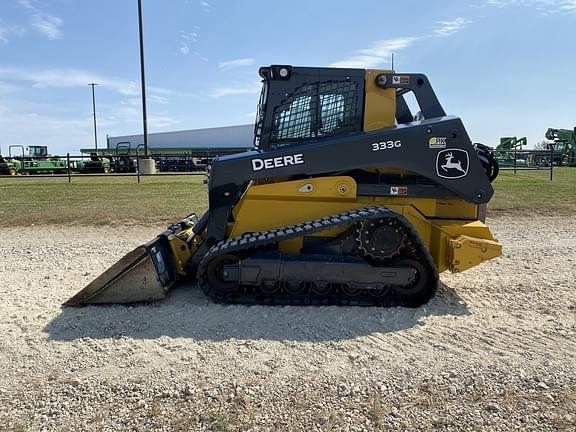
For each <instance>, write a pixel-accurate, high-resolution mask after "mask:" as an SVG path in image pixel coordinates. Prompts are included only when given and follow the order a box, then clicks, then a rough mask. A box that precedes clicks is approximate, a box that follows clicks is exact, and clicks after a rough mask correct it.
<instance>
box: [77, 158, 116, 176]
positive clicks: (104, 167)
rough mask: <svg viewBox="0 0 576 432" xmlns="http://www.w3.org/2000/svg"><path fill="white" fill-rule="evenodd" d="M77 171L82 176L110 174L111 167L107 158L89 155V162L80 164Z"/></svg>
mask: <svg viewBox="0 0 576 432" xmlns="http://www.w3.org/2000/svg"><path fill="white" fill-rule="evenodd" d="M78 170H79V171H80V173H82V174H108V173H110V172H112V165H111V162H110V159H109V158H107V157H102V156H100V155H98V153H90V160H89V161H84V162H82V163H81V164H80V165H79V166H78Z"/></svg>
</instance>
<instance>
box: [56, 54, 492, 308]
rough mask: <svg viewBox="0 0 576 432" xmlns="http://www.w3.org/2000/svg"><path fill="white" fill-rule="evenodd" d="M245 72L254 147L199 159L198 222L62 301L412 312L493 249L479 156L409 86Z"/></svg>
mask: <svg viewBox="0 0 576 432" xmlns="http://www.w3.org/2000/svg"><path fill="white" fill-rule="evenodd" d="M260 76H261V78H262V83H263V88H262V94H261V97H260V103H259V106H258V114H257V120H256V126H255V133H254V150H253V151H249V152H244V153H239V154H236V155H231V156H226V157H219V158H216V159H215V160H214V161H213V162H212V164H211V167H210V170H209V171H208V194H209V209H208V211H207V212H206V213H205V214H204V215H203V216H202V217H201V218H200V219H198V218H197V217H196V215H194V214H191V215H190V216H188V217H186V218H185V219H183V220H182V221H180V222H179V223H177V224H174V225H172V226H170V227H168V229H167V230H166V231H164V232H163V233H161V234H160V235H159V236H158V237H156V238H155V239H153V240H152V241H150V242H149V243H147V244H145V245H142V246H140V247H138V248H136V249H135V250H133V251H132V252H130V253H128V254H127V255H126V256H125V257H124V258H122V259H121V260H120V261H119V262H118V263H116V264H115V265H113V266H112V267H111V268H110V269H108V270H107V271H106V272H104V273H103V274H102V275H100V276H99V277H98V278H97V279H95V280H94V281H93V282H92V283H90V284H89V285H88V286H87V287H86V288H84V289H83V290H82V291H80V292H79V293H78V294H77V295H75V296H74V297H72V298H71V299H69V300H68V301H67V302H66V303H65V305H68V306H79V305H84V304H93V303H132V302H145V301H151V300H156V299H160V298H162V297H164V296H165V294H166V292H167V291H168V289H169V288H170V287H172V286H173V285H174V284H175V283H176V282H178V281H179V280H182V279H192V278H196V280H197V283H198V286H199V287H200V288H201V289H202V290H203V291H204V292H205V293H206V295H207V296H208V297H210V298H211V299H212V300H214V301H216V302H224V303H245V304H270V305H275V304H283V305H286V304H289V305H327V304H331V305H332V304H334V305H367V306H369V305H378V306H391V305H401V306H411V307H416V306H419V305H421V304H424V303H426V302H427V301H428V300H430V298H432V296H433V295H434V293H435V292H436V289H437V286H438V274H439V273H441V272H443V271H446V270H450V271H452V272H461V271H464V270H467V269H469V268H472V267H474V266H476V265H478V264H480V263H482V262H484V261H487V260H489V259H492V258H494V257H497V256H499V255H500V254H501V245H500V244H499V243H498V242H497V241H496V240H495V239H494V237H493V236H492V234H491V233H490V230H489V229H488V228H487V227H486V225H485V224H484V218H485V213H486V204H487V203H488V201H489V200H490V198H491V197H492V194H493V189H492V186H491V184H490V182H491V181H492V180H493V178H494V177H495V175H496V173H497V165H496V162H495V160H494V157H493V154H492V152H491V150H490V149H489V148H488V147H485V146H483V145H481V144H472V143H471V141H470V138H469V137H468V134H467V133H466V130H465V129H464V126H463V124H462V121H461V120H460V119H459V118H457V117H451V116H447V115H446V114H445V112H444V110H443V108H442V106H441V105H440V103H439V102H438V99H437V98H436V95H435V93H434V91H433V90H432V87H431V85H430V83H429V81H428V79H427V77H426V76H425V75H422V74H411V73H403V74H399V73H396V72H394V71H389V70H363V69H334V68H307V67H292V66H285V65H275V66H270V67H263V68H260ZM408 92H412V93H413V95H414V96H415V99H416V101H417V102H418V105H419V109H420V110H419V112H418V114H417V115H416V116H414V115H413V113H412V112H411V111H410V108H409V107H408V104H407V103H406V99H405V95H406V93H408ZM415 118H417V119H418V120H414V119H415Z"/></svg>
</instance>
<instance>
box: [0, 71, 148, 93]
mask: <svg viewBox="0 0 576 432" xmlns="http://www.w3.org/2000/svg"><path fill="white" fill-rule="evenodd" d="M0 79H5V80H12V81H28V82H31V83H32V84H33V85H34V86H35V87H52V88H72V87H80V86H86V85H87V84H89V83H91V82H95V83H98V84H100V85H101V86H106V87H107V88H109V89H112V90H114V91H116V92H118V93H121V94H123V95H127V96H134V95H138V94H139V93H140V90H139V86H138V83H137V82H136V81H125V80H119V79H113V78H107V77H104V76H101V75H98V74H96V73H93V72H87V71H82V70H74V69H44V70H32V69H23V68H11V67H2V66H0Z"/></svg>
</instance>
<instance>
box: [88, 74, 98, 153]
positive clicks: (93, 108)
mask: <svg viewBox="0 0 576 432" xmlns="http://www.w3.org/2000/svg"><path fill="white" fill-rule="evenodd" d="M88 85H89V86H91V87H92V115H93V117H94V148H95V149H96V153H98V132H97V131H96V98H95V97H94V87H95V86H97V85H98V84H96V83H90V84H88Z"/></svg>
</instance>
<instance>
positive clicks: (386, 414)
mask: <svg viewBox="0 0 576 432" xmlns="http://www.w3.org/2000/svg"><path fill="white" fill-rule="evenodd" d="M489 223H490V225H491V227H493V229H494V231H495V233H496V235H497V237H498V238H499V240H500V241H502V243H503V244H504V247H505V252H504V255H503V256H502V257H501V258H499V259H497V260H494V261H492V262H490V263H487V264H484V265H483V266H481V267H480V268H477V269H474V270H472V271H469V272H466V273H462V274H457V275H442V282H443V286H442V289H441V290H440V292H439V295H438V296H437V297H436V298H435V299H434V300H433V301H431V302H430V303H429V304H428V305H426V306H425V307H422V308H419V309H404V308H391V309H378V308H336V307H304V308H299V307H261V306H255V307H245V306H223V305H215V304H211V303H209V302H208V301H207V300H206V299H205V298H204V297H203V295H202V294H201V293H199V292H198V290H196V289H194V287H193V286H183V287H181V288H178V289H176V290H174V291H173V293H172V295H170V296H169V298H167V299H166V300H164V301H162V302H158V303H155V304H150V305H141V306H131V307H129V306H104V307H93V306H92V307H86V308H81V309H64V310H62V309H60V304H61V302H63V301H64V300H65V299H67V298H68V297H70V296H71V295H72V294H74V293H76V292H77V291H78V290H79V289H80V288H82V287H83V286H84V285H85V284H86V283H88V282H89V281H90V280H91V279H93V278H94V277H95V276H96V275H97V274H98V273H99V272H101V271H102V270H103V269H105V268H106V267H107V266H108V265H110V264H111V263H112V262H114V261H115V260H116V259H118V258H119V257H120V256H122V255H123V254H124V253H125V252H127V251H128V250H129V249H130V248H131V247H133V246H135V245H137V244H139V243H140V242H142V241H144V240H147V239H149V238H151V237H152V236H153V235H154V234H155V231H156V229H152V228H141V229H137V228H135V227H129V228H127V230H125V231H120V230H109V229H103V228H102V229H98V228H81V227H38V226H36V227H34V226H32V227H28V228H24V229H11V228H9V229H7V228H2V229H0V239H1V240H0V275H1V281H2V285H1V286H2V294H3V301H2V303H1V304H0V317H1V319H0V368H1V369H2V370H3V371H4V372H3V373H2V374H1V376H0V425H1V426H0V429H2V430H8V431H24V430H31V431H39V430H63V431H68V430H69V431H78V430H82V431H85V430H86V431H104V430H109V431H117V430H135V431H145V430H149V431H157V430H176V431H177V430H181V431H185V430H212V431H226V430H290V431H292V430H295V431H296V430H301V431H314V430H322V431H324V430H326V431H328V430H331V431H338V430H346V431H348V430H358V431H361V430H390V429H394V430H432V429H438V430H446V431H449V430H453V431H457V430H502V431H508V430H534V431H543V430H576V367H575V366H576V360H575V356H574V354H575V353H576V293H575V290H574V288H575V287H574V285H575V280H576V230H574V225H573V220H571V218H567V217H553V216H550V217H547V216H537V217H536V216H534V217H519V218H517V217H512V216H499V217H498V218H496V219H492V220H491V221H489Z"/></svg>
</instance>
